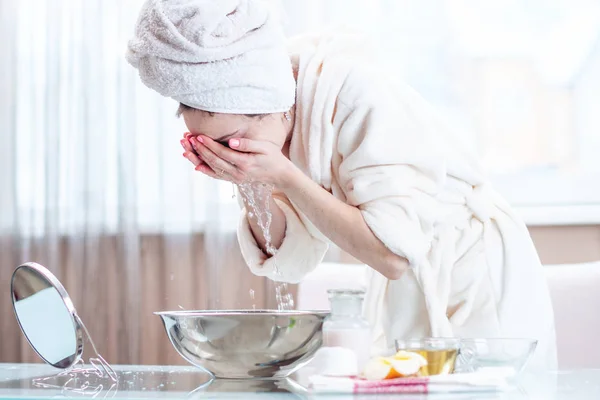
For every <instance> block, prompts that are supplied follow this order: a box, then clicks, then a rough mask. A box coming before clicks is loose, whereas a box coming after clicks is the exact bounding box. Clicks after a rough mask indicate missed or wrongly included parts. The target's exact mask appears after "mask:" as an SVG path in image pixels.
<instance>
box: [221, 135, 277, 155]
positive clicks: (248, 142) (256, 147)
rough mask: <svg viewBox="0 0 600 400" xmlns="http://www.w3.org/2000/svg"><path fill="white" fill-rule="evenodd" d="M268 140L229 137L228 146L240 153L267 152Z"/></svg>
mask: <svg viewBox="0 0 600 400" xmlns="http://www.w3.org/2000/svg"><path fill="white" fill-rule="evenodd" d="M269 145H270V143H269V142H264V141H258V140H252V139H246V138H240V139H229V147H230V148H231V149H233V150H235V151H241V152H242V153H257V154H267V153H268V151H269Z"/></svg>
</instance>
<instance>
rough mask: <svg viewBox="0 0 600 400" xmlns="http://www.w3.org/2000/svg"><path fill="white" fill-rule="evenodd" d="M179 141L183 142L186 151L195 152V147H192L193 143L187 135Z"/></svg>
mask: <svg viewBox="0 0 600 400" xmlns="http://www.w3.org/2000/svg"><path fill="white" fill-rule="evenodd" d="M179 143H181V147H183V150H185V151H189V152H190V153H193V152H194V148H193V147H192V145H191V144H190V141H189V140H188V137H187V136H186V138H185V139H181V140H180V141H179Z"/></svg>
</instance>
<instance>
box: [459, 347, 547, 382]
mask: <svg viewBox="0 0 600 400" xmlns="http://www.w3.org/2000/svg"><path fill="white" fill-rule="evenodd" d="M536 346H537V340H534V339H517V338H514V339H512V338H511V339H509V338H490V339H461V340H460V349H459V352H458V357H457V360H456V368H455V372H477V371H484V370H485V371H491V372H494V373H495V374H502V375H505V376H515V375H517V374H519V373H520V372H521V371H523V369H524V368H525V366H526V365H527V362H528V361H529V359H530V358H531V356H532V355H533V353H534V352H535V348H536Z"/></svg>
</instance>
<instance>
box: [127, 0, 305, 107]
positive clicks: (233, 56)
mask: <svg viewBox="0 0 600 400" xmlns="http://www.w3.org/2000/svg"><path fill="white" fill-rule="evenodd" d="M126 58H127V60H128V62H129V63H130V64H131V65H132V66H134V67H135V68H137V69H138V71H139V75H140V78H141V79H142V81H143V82H144V84H145V85H146V86H148V87H149V88H151V89H153V90H155V91H157V92H158V93H160V94H161V95H163V96H166V97H171V98H173V99H175V100H176V101H178V102H180V103H183V104H185V105H188V106H190V107H193V108H197V109H200V110H204V111H210V112H218V113H230V114H267V113H275V112H284V111H288V110H289V109H290V108H291V107H292V106H293V105H294V102H295V95H296V82H295V80H294V76H293V71H292V65H291V61H290V57H289V55H288V52H287V49H286V42H285V37H284V35H283V30H282V28H281V26H280V24H279V23H278V21H277V19H276V18H275V17H274V15H273V13H271V11H270V9H269V7H268V5H267V4H266V2H265V1H264V0H148V1H147V2H146V3H145V4H144V6H143V8H142V10H141V12H140V16H139V19H138V22H137V25H136V28H135V36H134V38H133V39H131V40H130V42H129V46H128V51H127V56H126Z"/></svg>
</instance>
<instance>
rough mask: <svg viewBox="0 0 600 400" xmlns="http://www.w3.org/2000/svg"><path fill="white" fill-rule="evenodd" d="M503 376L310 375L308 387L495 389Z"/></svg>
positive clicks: (334, 390)
mask: <svg viewBox="0 0 600 400" xmlns="http://www.w3.org/2000/svg"><path fill="white" fill-rule="evenodd" d="M508 386H509V385H508V382H507V380H506V378H505V377H504V376H494V375H491V374H481V373H469V374H452V375H438V376H431V377H419V378H398V379H388V380H382V381H367V380H365V379H361V378H340V377H329V376H318V375H316V376H312V377H311V378H310V390H311V391H312V392H314V393H330V394H375V393H378V394H385V393H463V392H465V393H467V392H497V391H503V390H505V389H506V388H507V387H508Z"/></svg>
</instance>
